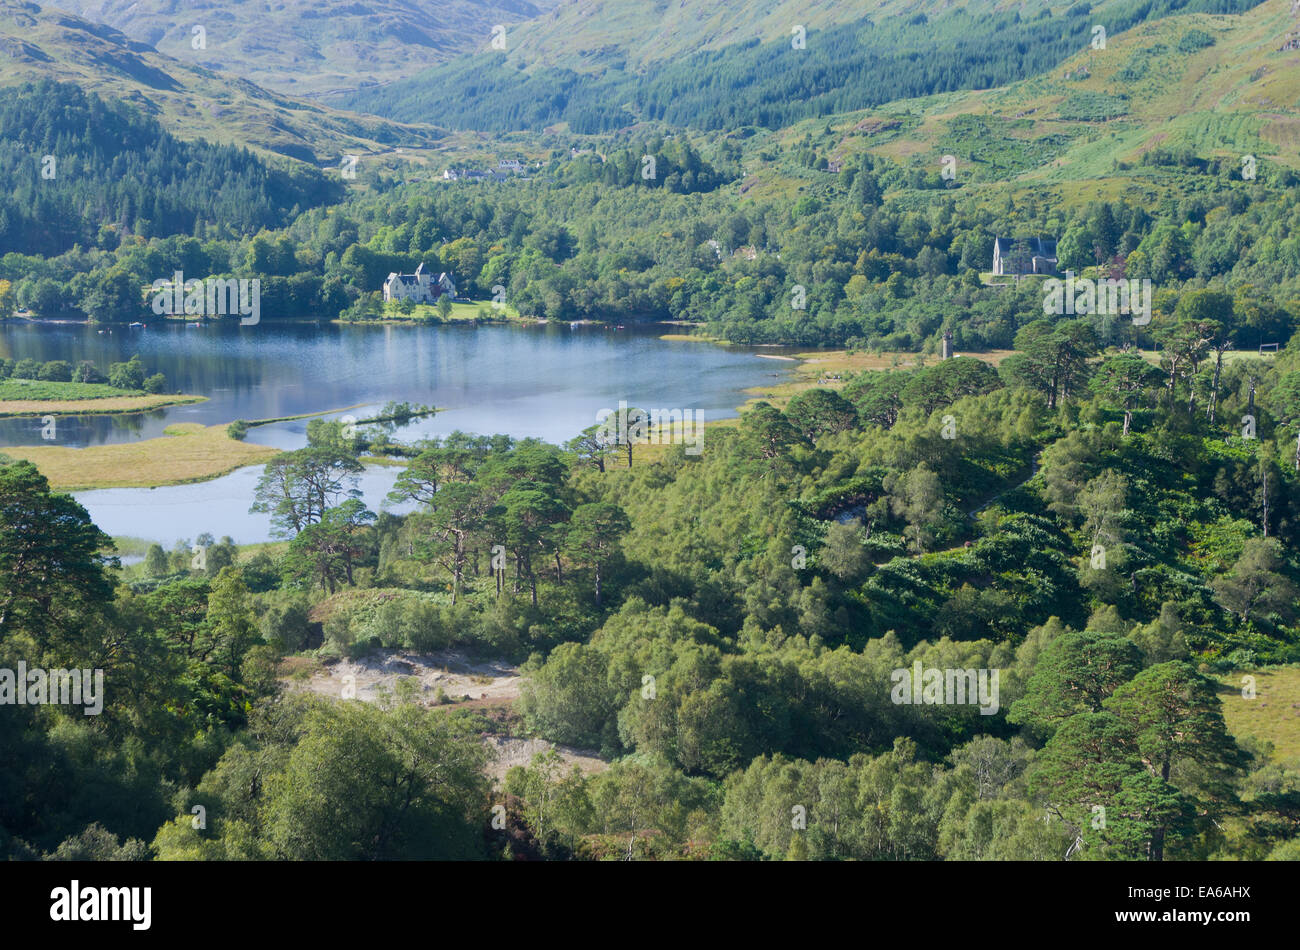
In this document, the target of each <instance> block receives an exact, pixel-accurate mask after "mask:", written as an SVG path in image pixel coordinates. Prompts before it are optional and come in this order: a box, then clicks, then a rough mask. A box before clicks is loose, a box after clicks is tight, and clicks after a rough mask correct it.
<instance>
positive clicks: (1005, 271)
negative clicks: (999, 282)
mask: <svg viewBox="0 0 1300 950" xmlns="http://www.w3.org/2000/svg"><path fill="white" fill-rule="evenodd" d="M1055 273H1056V239H1055V238H994V239H993V274H994V276H1008V275H1011V276H1019V275H1021V274H1055Z"/></svg>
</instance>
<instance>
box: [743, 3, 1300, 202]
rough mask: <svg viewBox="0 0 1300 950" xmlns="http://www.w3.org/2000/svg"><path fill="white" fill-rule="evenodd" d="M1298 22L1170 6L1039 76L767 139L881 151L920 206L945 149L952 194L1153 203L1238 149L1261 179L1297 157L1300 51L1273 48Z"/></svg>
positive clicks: (1227, 166)
mask: <svg viewBox="0 0 1300 950" xmlns="http://www.w3.org/2000/svg"><path fill="white" fill-rule="evenodd" d="M1294 29H1295V22H1294V20H1293V18H1292V17H1291V16H1290V14H1289V12H1288V5H1287V4H1286V3H1282V2H1270V3H1267V4H1263V5H1261V6H1259V7H1256V8H1255V9H1253V10H1250V11H1248V12H1246V13H1244V14H1241V15H1238V16H1213V15H1208V14H1195V15H1184V16H1171V17H1167V18H1164V19H1161V20H1159V21H1156V22H1152V23H1147V24H1144V25H1143V26H1141V27H1139V28H1136V29H1133V30H1130V31H1127V32H1124V33H1120V34H1117V35H1112V36H1111V37H1109V40H1108V43H1107V48H1106V49H1105V50H1095V51H1094V50H1088V51H1084V52H1080V53H1077V54H1076V55H1074V56H1072V57H1070V58H1069V59H1067V60H1066V61H1065V62H1064V63H1062V64H1061V66H1060V67H1059V68H1057V69H1055V70H1053V71H1052V72H1051V73H1048V74H1045V75H1041V76H1037V77H1034V78H1031V79H1026V80H1023V81H1020V82H1015V83H1011V84H1009V85H1007V86H1004V87H1001V88H997V89H989V90H981V91H970V92H960V93H951V94H946V95H939V96H931V97H926V98H921V99H913V100H902V101H897V102H892V103H890V104H889V105H887V106H884V107H881V108H878V109H874V110H862V111H857V112H852V113H846V114H844V115H841V116H836V117H835V118H834V120H832V121H830V122H827V121H825V120H818V121H814V120H807V121H804V122H802V123H798V124H796V125H795V126H793V127H791V128H789V129H786V130H784V131H783V132H780V133H776V134H774V135H773V136H772V139H773V140H774V141H775V142H777V143H782V144H784V145H785V146H787V147H790V148H794V147H797V146H798V147H804V148H811V149H812V150H813V151H815V152H817V153H818V154H819V155H821V156H823V157H824V158H826V159H828V160H841V161H842V160H845V159H848V158H851V157H852V156H854V155H858V154H861V153H869V154H871V155H873V156H876V157H878V158H883V159H886V160H887V162H888V163H889V164H891V165H895V166H898V167H899V168H900V169H901V170H902V171H903V172H904V180H907V181H909V183H910V184H911V185H912V186H914V190H915V191H916V192H917V194H916V196H915V200H916V201H918V202H919V201H923V200H925V196H924V192H926V191H928V190H929V189H931V188H940V187H944V186H945V182H943V181H942V180H941V177H940V171H941V167H942V166H941V163H942V160H943V156H944V155H951V156H953V157H954V158H955V159H956V165H955V170H956V178H955V181H954V182H952V183H948V187H951V188H953V189H954V190H955V191H957V192H961V191H963V190H972V189H973V190H974V191H975V192H976V193H977V194H979V193H981V192H985V193H988V194H989V195H990V196H998V195H1005V193H1006V190H1007V187H1006V186H1007V185H1011V186H1012V188H1013V189H1014V190H1015V191H1017V192H1025V193H1033V194H1034V195H1035V197H1036V198H1037V199H1039V200H1043V201H1053V200H1059V201H1060V202H1062V203H1063V204H1065V205H1070V206H1073V205H1076V204H1079V203H1081V202H1084V201H1090V200H1094V199H1097V198H1108V199H1113V198H1116V197H1119V196H1121V195H1122V196H1126V197H1127V198H1128V199H1129V200H1131V201H1136V202H1139V203H1155V202H1158V201H1160V200H1162V199H1164V198H1167V197H1171V196H1174V197H1182V196H1186V195H1189V194H1192V193H1195V192H1196V191H1197V190H1198V189H1199V188H1200V184H1199V183H1200V182H1203V181H1204V180H1205V176H1206V175H1211V174H1224V173H1227V174H1229V176H1230V177H1235V178H1237V179H1238V180H1240V178H1241V170H1242V161H1243V158H1244V157H1245V156H1252V157H1253V158H1254V165H1255V171H1256V174H1257V176H1258V177H1259V178H1260V179H1265V178H1267V177H1269V176H1275V175H1276V174H1278V173H1281V172H1282V170H1283V169H1287V168H1289V169H1295V168H1297V167H1298V166H1300V159H1298V157H1297V153H1296V143H1297V141H1298V140H1300V107H1298V106H1297V103H1300V50H1294V49H1292V50H1284V49H1283V46H1284V45H1285V44H1286V42H1287V40H1288V39H1289V38H1290V35H1291V33H1292V32H1293V31H1294ZM765 147H766V148H769V149H770V144H769V145H765ZM747 169H748V170H749V172H750V176H751V177H750V178H748V179H747V181H746V186H747V188H746V190H747V191H748V192H750V193H752V194H753V195H754V196H755V197H757V196H760V195H763V194H768V195H772V194H776V193H781V192H783V191H785V190H787V189H788V188H789V187H790V182H789V180H788V176H787V175H784V174H782V173H781V169H780V168H779V166H778V165H777V164H775V163H770V164H769V163H764V162H763V161H762V160H761V159H759V160H757V161H754V162H751V163H750V164H748V165H747ZM754 176H757V177H756V178H755V177H754ZM907 176H910V178H909V177H907ZM805 177H807V176H805ZM813 177H814V178H815V176H813Z"/></svg>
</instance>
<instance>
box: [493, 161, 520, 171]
mask: <svg viewBox="0 0 1300 950" xmlns="http://www.w3.org/2000/svg"><path fill="white" fill-rule="evenodd" d="M497 168H498V169H499V170H500V171H503V172H521V171H523V170H524V163H523V162H521V161H520V160H519V159H517V158H503V159H501V161H499V162H497Z"/></svg>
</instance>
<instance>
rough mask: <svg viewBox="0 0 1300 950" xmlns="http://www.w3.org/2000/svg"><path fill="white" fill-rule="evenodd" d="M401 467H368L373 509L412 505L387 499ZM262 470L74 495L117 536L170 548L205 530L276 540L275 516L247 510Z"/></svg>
mask: <svg viewBox="0 0 1300 950" xmlns="http://www.w3.org/2000/svg"><path fill="white" fill-rule="evenodd" d="M399 472H401V469H400V468H393V467H390V466H386V465H368V466H366V470H365V472H364V473H363V474H362V475H361V477H360V480H359V483H358V485H357V487H358V488H360V489H361V491H362V500H363V501H365V503H366V505H367V506H368V507H369V508H370V509H371V510H372V511H379V510H381V509H382V510H384V511H391V512H393V513H395V514H402V513H405V512H407V511H410V510H411V508H412V507H413V506H412V504H410V503H406V504H402V505H393V506H391V507H390V506H388V505H386V504H384V496H385V495H387V494H388V491H389V489H391V488H392V487H393V483H394V482H395V481H396V480H397V475H398V473H399ZM261 474H262V466H260V465H250V466H249V467H248V468H241V469H238V470H237V471H234V472H231V473H230V474H229V475H224V476H222V477H221V478H214V479H213V480H212V481H210V482H201V483H199V484H196V485H171V486H165V487H162V488H102V489H98V490H96V491H84V492H77V493H76V494H75V496H74V497H75V498H76V499H77V501H79V502H81V504H82V505H84V506H85V508H86V510H87V511H88V512H89V513H90V517H91V519H92V520H93V521H94V522H95V524H97V525H99V527H100V529H101V530H103V531H105V532H107V533H108V534H110V535H113V536H115V537H131V538H143V539H144V540H146V541H156V542H158V543H159V544H161V545H162V546H163V547H164V548H171V546H172V545H173V544H175V543H176V542H177V541H180V540H193V539H195V538H197V537H198V536H199V535H201V534H203V533H204V532H205V531H206V532H208V533H209V534H211V535H213V537H216V538H221V537H223V536H225V535H229V536H230V537H232V538H233V539H234V540H235V543H237V544H256V543H258V542H261V541H271V540H274V539H273V538H272V537H271V518H270V516H269V515H266V514H250V513H249V510H248V508H249V506H250V505H251V504H252V503H253V489H254V488H255V487H256V485H257V480H258V478H260V477H261Z"/></svg>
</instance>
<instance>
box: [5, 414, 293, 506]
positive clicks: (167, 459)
mask: <svg viewBox="0 0 1300 950" xmlns="http://www.w3.org/2000/svg"><path fill="white" fill-rule="evenodd" d="M164 432H165V434H164V435H161V436H159V437H158V438H156V439H142V440H140V441H138V442H114V443H111V444H108V445H93V446H86V447H84V448H79V449H78V448H73V447H72V446H66V445H17V446H7V447H4V448H0V455H7V456H9V457H10V458H12V459H15V460H18V459H25V460H27V461H29V462H31V463H32V464H33V465H35V466H36V467H37V468H38V469H40V472H41V474H42V475H44V476H45V477H46V478H47V479H48V480H49V483H50V488H52V489H54V490H55V491H61V492H79V491H95V490H97V489H101V488H162V487H164V486H169V485H188V484H193V483H195V482H206V481H211V480H212V479H214V478H220V477H221V476H223V475H229V474H230V473H231V472H233V471H235V470H236V469H240V468H245V467H246V466H249V465H257V464H259V463H265V462H267V461H269V460H270V459H271V458H273V457H275V456H276V455H279V454H280V452H281V450H280V449H277V448H274V447H272V446H269V445H256V444H254V443H249V442H240V441H238V440H236V439H232V438H230V436H229V435H228V434H227V433H226V424H222V425H212V426H205V425H200V424H199V423H197V422H182V423H177V424H175V425H171V426H168V427H167V429H166V430H164Z"/></svg>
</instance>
